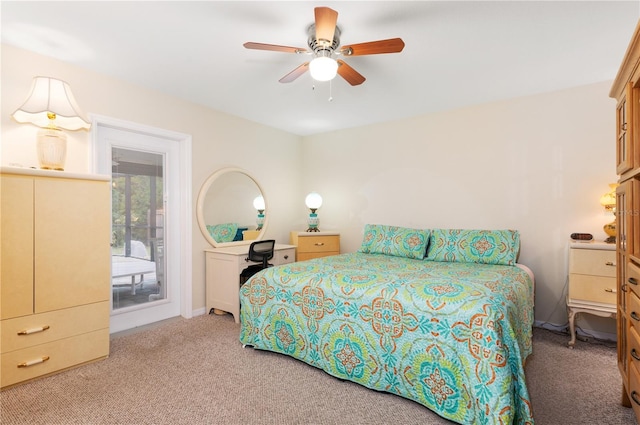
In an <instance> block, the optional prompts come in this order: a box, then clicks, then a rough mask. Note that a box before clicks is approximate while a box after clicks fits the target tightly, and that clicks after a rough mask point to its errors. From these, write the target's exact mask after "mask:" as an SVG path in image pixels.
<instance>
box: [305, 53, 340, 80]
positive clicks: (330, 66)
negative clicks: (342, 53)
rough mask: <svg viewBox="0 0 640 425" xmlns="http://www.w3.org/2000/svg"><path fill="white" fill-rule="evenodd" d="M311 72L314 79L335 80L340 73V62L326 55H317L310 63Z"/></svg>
mask: <svg viewBox="0 0 640 425" xmlns="http://www.w3.org/2000/svg"><path fill="white" fill-rule="evenodd" d="M309 72H310V73H311V78H313V79H314V80H317V81H329V80H333V79H334V78H335V76H336V74H337V73H338V62H336V61H335V59H331V58H329V57H326V56H320V57H317V58H315V59H313V60H312V61H311V62H310V63H309Z"/></svg>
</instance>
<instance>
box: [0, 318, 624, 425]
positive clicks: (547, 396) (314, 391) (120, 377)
mask: <svg viewBox="0 0 640 425" xmlns="http://www.w3.org/2000/svg"><path fill="white" fill-rule="evenodd" d="M239 330H240V327H239V325H237V324H235V323H234V322H233V319H232V317H231V316H230V315H226V316H215V315H206V316H199V317H195V318H193V319H189V320H187V319H182V318H179V319H174V320H170V321H166V322H161V323H160V324H157V325H155V326H152V327H148V328H144V329H142V330H139V331H136V332H128V333H125V334H120V335H114V336H112V340H111V353H110V357H109V358H108V359H106V360H103V361H99V362H96V363H91V364H88V365H85V366H82V367H79V368H75V369H71V370H69V371H66V372H63V373H59V374H57V375H53V376H50V377H47V378H42V379H39V380H35V381H32V382H29V383H26V384H23V385H19V386H16V387H14V388H10V389H8V390H5V391H3V392H1V393H0V410H1V412H0V423H2V424H3V425H13V424H32V425H37V424H46V425H54V424H65V425H66V424H248V423H250V424H265V425H266V424H322V425H330V424H336V425H338V424H340V425H345V424H354V425H356V424H358V425H359V424H403V425H409V424H416V425H417V424H420V425H430V424H451V422H449V421H447V420H445V419H442V418H440V417H439V416H437V415H436V414H434V413H433V412H431V411H430V410H428V409H427V408H425V407H423V406H421V405H419V404H418V403H415V402H413V401H410V400H407V399H404V398H401V397H398V396H395V395H391V394H385V393H380V392H376V391H373V390H369V389H367V388H364V387H362V386H360V385H357V384H354V383H351V382H344V381H340V380H338V379H336V378H333V377H331V376H329V375H328V374H326V373H324V372H323V371H321V370H319V369H316V368H314V367H311V366H309V365H307V364H306V363H303V362H300V361H297V360H294V359H292V358H289V357H286V356H283V355H279V354H275V353H269V352H264V351H258V350H254V349H251V348H242V346H241V344H240V343H239V341H238V335H239ZM567 341H568V336H566V335H559V334H556V333H553V332H551V331H548V330H543V329H535V330H534V343H533V347H534V354H533V355H532V356H531V357H530V358H529V359H528V361H527V365H526V375H527V385H528V388H529V392H530V394H531V401H532V404H533V410H534V418H535V421H536V424H538V425H559V424H594V425H595V424H598V425H606V424H615V425H637V424H636V421H635V419H634V416H633V412H632V410H631V409H628V408H625V407H622V406H621V405H620V398H621V379H620V375H619V373H618V369H617V366H616V351H615V347H613V346H606V345H599V344H594V343H588V342H581V341H578V342H577V344H576V347H575V349H573V350H571V349H568V348H567V346H566V343H567Z"/></svg>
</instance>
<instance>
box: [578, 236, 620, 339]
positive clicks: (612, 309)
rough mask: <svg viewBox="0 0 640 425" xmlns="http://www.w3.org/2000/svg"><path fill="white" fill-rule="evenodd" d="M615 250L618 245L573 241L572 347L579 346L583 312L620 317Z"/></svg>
mask: <svg viewBox="0 0 640 425" xmlns="http://www.w3.org/2000/svg"><path fill="white" fill-rule="evenodd" d="M615 248H616V247H615V244H608V243H602V242H571V243H570V245H569V290H568V292H567V313H568V316H569V331H570V332H571V340H570V341H569V343H568V345H569V348H573V346H574V345H575V343H576V329H575V320H576V316H577V315H578V314H579V313H588V314H593V315H596V316H600V317H611V318H615V317H616V292H617V291H616V251H615Z"/></svg>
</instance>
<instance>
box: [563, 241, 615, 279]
mask: <svg viewBox="0 0 640 425" xmlns="http://www.w3.org/2000/svg"><path fill="white" fill-rule="evenodd" d="M569 255H570V258H569V264H570V267H569V273H577V274H586V275H592V276H607V277H615V276H616V252H615V251H606V250H599V249H578V248H576V249H571V250H570V254H569Z"/></svg>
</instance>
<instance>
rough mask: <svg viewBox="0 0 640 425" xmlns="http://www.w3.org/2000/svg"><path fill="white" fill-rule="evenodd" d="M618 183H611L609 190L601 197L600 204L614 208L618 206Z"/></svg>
mask: <svg viewBox="0 0 640 425" xmlns="http://www.w3.org/2000/svg"><path fill="white" fill-rule="evenodd" d="M617 187H618V184H617V183H609V189H610V190H609V192H607V193H605V194H604V195H602V196H601V197H600V205H602V206H603V207H605V208H607V209H613V208H614V207H615V206H616V188H617Z"/></svg>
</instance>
